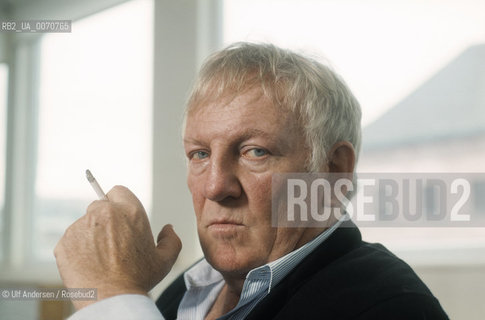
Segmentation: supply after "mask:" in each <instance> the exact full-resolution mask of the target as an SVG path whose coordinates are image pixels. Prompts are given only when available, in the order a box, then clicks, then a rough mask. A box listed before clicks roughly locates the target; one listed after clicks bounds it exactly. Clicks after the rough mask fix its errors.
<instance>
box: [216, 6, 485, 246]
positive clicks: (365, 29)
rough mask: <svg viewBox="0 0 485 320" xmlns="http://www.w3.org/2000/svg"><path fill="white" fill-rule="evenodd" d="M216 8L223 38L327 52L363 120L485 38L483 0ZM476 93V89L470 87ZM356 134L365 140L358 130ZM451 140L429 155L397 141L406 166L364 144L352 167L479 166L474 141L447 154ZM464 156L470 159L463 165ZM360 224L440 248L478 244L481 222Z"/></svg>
mask: <svg viewBox="0 0 485 320" xmlns="http://www.w3.org/2000/svg"><path fill="white" fill-rule="evenodd" d="M223 12H224V23H223V26H224V32H223V34H224V36H223V41H224V43H225V44H226V45H227V44H230V43H233V42H236V41H256V42H272V43H274V44H276V45H279V46H282V47H286V48H290V49H294V50H296V51H304V52H306V53H310V54H312V55H315V56H316V57H317V58H320V59H321V60H323V61H325V60H327V61H328V63H329V64H330V66H331V67H333V68H334V69H335V70H336V71H337V72H338V73H339V74H340V75H341V76H342V77H343V78H344V79H345V81H346V82H347V83H348V85H349V87H350V88H351V90H352V91H353V93H354V94H355V95H356V97H357V99H358V100H359V102H360V104H361V106H362V111H363V119H362V124H363V126H364V127H365V126H367V125H369V124H371V123H372V122H373V121H375V120H376V119H378V118H379V117H380V116H381V115H382V114H384V113H385V112H386V111H388V110H390V109H391V108H392V107H394V106H395V105H396V104H398V103H399V102H400V101H402V100H403V99H404V98H406V97H407V96H408V95H409V94H410V93H412V92H413V91H414V90H415V89H417V88H419V87H421V86H422V85H423V83H424V82H425V81H427V80H428V79H430V78H431V77H432V76H434V75H435V74H436V73H437V72H438V71H439V70H441V69H442V68H444V67H445V66H447V65H449V64H450V62H452V61H453V60H454V59H456V58H457V57H458V56H459V55H460V54H462V53H463V52H465V51H466V50H467V49H468V48H470V47H473V46H475V45H478V44H484V43H485V15H484V12H485V2H479V1H472V0H465V1H461V0H445V1H438V2H437V1H432V0H426V1H404V0H398V1H385V0H369V1H359V0H346V1H336V0H327V1H315V0H293V1H292V0H285V1H281V0H245V1H241V0H225V1H224V11H223ZM482 64H483V62H482ZM476 67H477V68H479V67H480V65H477V66H476ZM472 83H473V81H472ZM444 94H447V92H444ZM476 95H477V97H479V96H480V95H479V93H478V92H477V93H476ZM482 101H483V100H482ZM419 116H420V115H419V114H417V115H416V117H419ZM439 116H440V115H438V114H437V115H436V117H439ZM430 124H432V121H430ZM410 130H412V128H410ZM389 131H392V128H390V130H387V132H386V131H383V132H380V133H379V134H377V135H382V136H386V135H387V134H389ZM449 138H455V137H449ZM363 140H364V144H365V143H366V136H365V135H364V137H363ZM473 141H474V140H471V142H470V143H468V145H470V144H472V143H473ZM480 141H485V140H483V138H482V140H480ZM451 144H452V142H450V143H448V142H446V143H443V144H442V146H434V148H435V149H436V150H437V152H436V153H435V154H434V155H431V154H430V152H428V153H425V151H426V149H425V148H421V149H419V150H421V151H422V149H424V151H423V152H421V151H419V152H418V151H416V150H411V151H410V150H409V149H406V150H404V149H403V151H402V152H406V154H407V155H408V158H411V159H412V158H414V159H416V161H415V162H416V163H413V164H416V165H415V166H414V167H412V166H410V162H411V161H407V160H406V161H407V163H402V162H403V161H402V159H408V158H403V154H402V152H401V153H399V152H398V151H400V150H398V151H395V152H394V154H395V157H394V158H392V160H390V158H389V153H384V154H383V155H380V156H379V157H377V156H376V157H375V159H374V158H372V160H373V161H369V160H368V161H365V160H367V159H369V158H368V157H367V155H366V154H365V152H364V153H363V154H362V156H361V159H360V162H359V166H360V168H359V170H361V171H367V172H379V171H377V170H385V171H387V172H405V171H389V170H390V169H387V170H386V168H385V167H384V166H383V165H382V164H383V162H384V163H385V162H386V161H387V163H388V164H389V163H390V162H392V163H391V164H390V166H392V165H394V166H393V168H400V166H401V167H404V168H407V169H408V170H409V168H413V169H411V170H415V172H420V171H427V170H433V169H434V170H442V171H441V172H446V170H449V171H450V172H453V171H455V172H464V171H466V170H469V171H472V172H473V171H474V170H476V171H475V172H482V171H483V161H484V158H483V156H484V155H485V153H483V152H481V153H479V155H478V150H479V149H480V148H479V147H476V148H475V149H473V147H472V148H471V149H467V150H473V153H470V152H468V153H466V154H465V153H460V152H463V150H462V149H463V148H461V149H460V148H459V147H460V146H461V144H460V143H457V142H455V143H454V145H455V147H454V149H452V150H455V149H457V150H458V151H456V152H453V153H454V154H456V155H459V156H458V157H459V159H455V160H448V159H450V157H449V156H448V155H449V153H451V151H450V145H451ZM482 145H483V144H482ZM435 149H431V148H430V149H428V150H435ZM438 149H439V150H438ZM475 151H477V152H475ZM438 152H440V153H438ZM431 153H432V152H431ZM417 156H419V157H417ZM384 159H386V160H384ZM394 159H395V160H396V161H394ZM363 160H364V161H363ZM472 160H474V162H473V165H466V164H467V163H472ZM399 161H401V162H399ZM475 163H476V164H475ZM372 164H374V167H372V168H371V167H370V166H369V165H372ZM459 165H461V166H460V167H458V166H459ZM430 168H431V169H430ZM437 168H441V169H437ZM453 168H454V169H453ZM463 168H465V169H463ZM373 170H374V171H373ZM393 170H396V169H393ZM362 231H363V234H364V238H365V239H367V240H369V241H379V242H384V243H385V244H386V245H388V246H389V247H390V248H391V249H398V250H400V249H402V250H417V249H422V248H425V247H428V248H430V249H435V248H441V249H442V248H445V247H449V246H450V244H454V246H458V247H471V246H479V247H485V233H484V232H483V228H464V229H460V228H451V229H449V230H445V229H444V228H440V229H432V230H430V229H425V228H420V229H413V228H406V229H404V228H401V230H399V232H396V230H394V229H387V228H379V229H374V230H372V229H370V228H366V229H365V230H362Z"/></svg>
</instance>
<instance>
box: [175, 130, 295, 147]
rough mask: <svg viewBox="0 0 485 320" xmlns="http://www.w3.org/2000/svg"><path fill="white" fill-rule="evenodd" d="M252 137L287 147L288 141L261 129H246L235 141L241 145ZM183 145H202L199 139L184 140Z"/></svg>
mask: <svg viewBox="0 0 485 320" xmlns="http://www.w3.org/2000/svg"><path fill="white" fill-rule="evenodd" d="M254 137H263V138H264V139H266V140H268V141H270V143H273V144H277V145H279V146H281V147H288V141H286V140H284V139H278V138H277V137H276V136H275V135H273V134H270V133H268V132H266V131H264V130H261V129H256V128H253V129H247V130H245V131H243V132H242V133H241V134H240V135H239V137H238V140H237V143H242V142H243V141H246V140H249V139H251V138H254ZM183 142H184V143H195V144H203V143H202V142H201V141H200V140H199V139H194V138H184V139H183Z"/></svg>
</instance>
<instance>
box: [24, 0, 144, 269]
mask: <svg viewBox="0 0 485 320" xmlns="http://www.w3.org/2000/svg"><path fill="white" fill-rule="evenodd" d="M152 16H153V1H152V0H135V1H129V2H127V3H125V4H122V5H119V6H116V7H114V8H111V9H109V10H106V11H103V12H100V13H98V14H95V15H92V16H90V17H87V18H85V19H82V20H79V21H77V22H75V23H73V26H72V33H68V34H46V35H45V36H44V37H43V38H42V43H41V70H40V101H39V114H38V117H39V118H38V119H39V134H38V147H37V148H38V155H37V170H36V182H35V202H34V213H33V235H32V241H33V242H32V249H33V253H34V257H35V258H36V259H40V260H53V255H52V250H53V248H54V246H55V244H56V242H57V241H58V240H59V238H60V237H61V236H62V234H63V233H64V230H65V229H66V227H67V226H68V225H69V224H71V223H72V222H74V221H75V220H76V219H77V218H79V217H80V216H81V215H83V214H84V213H85V209H86V207H87V205H88V204H89V203H90V202H91V201H93V200H95V199H97V198H96V194H95V193H94V191H93V190H92V189H91V187H90V185H89V183H88V182H87V181H86V178H85V170H86V169H90V170H91V171H92V173H93V174H94V175H95V177H96V178H97V180H98V182H99V183H100V184H101V186H102V187H103V188H104V191H105V192H108V190H109V189H110V188H111V187H113V186H114V185H117V184H121V185H125V186H127V187H129V188H130V189H131V190H132V191H133V192H135V194H136V195H137V196H138V197H139V198H140V200H141V201H142V203H143V204H144V206H145V208H146V209H147V210H149V209H150V206H151V181H152V178H151V175H152V167H151V161H152V138H151V135H152V117H151V115H152V92H153V89H152V69H153V66H152V64H153V18H152Z"/></svg>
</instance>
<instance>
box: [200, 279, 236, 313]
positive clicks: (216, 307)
mask: <svg viewBox="0 0 485 320" xmlns="http://www.w3.org/2000/svg"><path fill="white" fill-rule="evenodd" d="M231 282H236V283H233V285H234V287H231V286H230V285H229V283H231ZM239 282H240V283H239ZM243 284H244V280H243V281H240V280H238V281H229V282H227V280H226V284H224V287H222V290H221V292H220V293H219V295H218V296H217V299H216V301H215V302H214V304H213V305H212V307H211V309H210V310H209V313H208V314H207V315H206V317H205V320H213V319H217V318H219V317H221V316H222V315H224V314H226V313H228V312H229V311H231V310H232V309H234V308H235V307H236V306H237V304H238V302H239V299H240V297H241V292H242V287H243Z"/></svg>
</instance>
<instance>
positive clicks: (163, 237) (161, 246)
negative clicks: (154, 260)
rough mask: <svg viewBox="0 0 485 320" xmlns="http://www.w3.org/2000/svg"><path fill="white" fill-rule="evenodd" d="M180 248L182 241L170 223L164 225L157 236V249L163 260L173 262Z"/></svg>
mask: <svg viewBox="0 0 485 320" xmlns="http://www.w3.org/2000/svg"><path fill="white" fill-rule="evenodd" d="M180 250H182V241H180V238H179V237H178V236H177V234H176V233H175V231H174V230H173V226H172V225H171V224H167V225H165V226H164V227H163V229H162V231H160V233H159V234H158V237H157V251H158V252H159V254H160V255H161V256H162V257H163V259H164V260H167V261H168V262H170V263H171V264H174V263H175V260H176V259H177V257H178V255H179V253H180Z"/></svg>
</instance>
